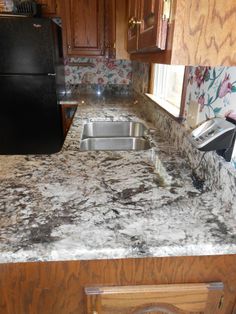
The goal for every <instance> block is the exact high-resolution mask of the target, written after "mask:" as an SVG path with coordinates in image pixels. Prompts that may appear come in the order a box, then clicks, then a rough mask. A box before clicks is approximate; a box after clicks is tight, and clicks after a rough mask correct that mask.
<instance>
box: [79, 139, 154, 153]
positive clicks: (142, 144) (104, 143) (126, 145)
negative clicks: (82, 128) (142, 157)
mask: <svg viewBox="0 0 236 314" xmlns="http://www.w3.org/2000/svg"><path fill="white" fill-rule="evenodd" d="M149 148H150V144H149V142H148V141H147V140H145V139H144V138H139V137H100V138H86V139H83V140H82V141H81V143H80V150H81V151H93V150H117V151H122V150H123V151H127V150H134V151H137V150H147V149H149Z"/></svg>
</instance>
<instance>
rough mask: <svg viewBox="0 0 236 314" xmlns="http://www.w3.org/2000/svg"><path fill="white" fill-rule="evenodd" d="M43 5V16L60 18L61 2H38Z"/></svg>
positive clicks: (50, 0) (40, 0) (42, 0)
mask: <svg viewBox="0 0 236 314" xmlns="http://www.w3.org/2000/svg"><path fill="white" fill-rule="evenodd" d="M37 2H38V3H39V4H42V14H43V16H49V17H54V16H55V17H56V16H60V1H59V0H37Z"/></svg>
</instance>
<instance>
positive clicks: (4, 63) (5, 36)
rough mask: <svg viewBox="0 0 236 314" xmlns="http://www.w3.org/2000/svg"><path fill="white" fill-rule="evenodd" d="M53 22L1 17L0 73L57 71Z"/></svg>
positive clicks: (41, 19)
mask: <svg viewBox="0 0 236 314" xmlns="http://www.w3.org/2000/svg"><path fill="white" fill-rule="evenodd" d="M52 25H53V22H52V21H51V20H50V19H43V18H40V19H39V18H22V17H18V18H17V17H10V18H9V17H0V51H1V53H0V74H45V73H55V66H54V63H55V62H54V61H55V60H54V58H55V55H54V51H55V47H54V45H55V43H54V34H53V27H52Z"/></svg>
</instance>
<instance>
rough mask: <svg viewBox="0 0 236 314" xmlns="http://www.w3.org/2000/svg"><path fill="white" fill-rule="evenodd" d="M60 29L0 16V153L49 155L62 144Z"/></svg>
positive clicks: (47, 22)
mask: <svg viewBox="0 0 236 314" xmlns="http://www.w3.org/2000/svg"><path fill="white" fill-rule="evenodd" d="M64 82H65V78H64V66H63V53H62V37H61V28H60V27H59V26H58V25H56V24H55V23H54V22H53V21H51V20H50V19H47V18H29V17H0V154H1V155H3V154H7V155H8V154H52V153H55V152H58V151H60V149H61V147H62V145H63V141H64V138H63V130H62V120H61V111H60V105H59V101H60V98H61V97H62V96H63V94H64V90H65V83H64Z"/></svg>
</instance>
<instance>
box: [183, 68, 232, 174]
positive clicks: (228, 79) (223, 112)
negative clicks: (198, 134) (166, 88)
mask: <svg viewBox="0 0 236 314" xmlns="http://www.w3.org/2000/svg"><path fill="white" fill-rule="evenodd" d="M190 101H196V103H197V104H198V105H199V108H200V109H199V110H200V112H199V118H198V123H201V122H203V121H205V120H206V119H208V118H214V117H224V116H229V117H231V118H233V119H235V120H236V67H200V66H198V67H190V73H189V80H188V87H187V95H186V110H187V111H188V105H189V103H190ZM187 114H188V113H187ZM232 164H233V165H234V167H235V168H236V145H235V148H234V152H233V157H232Z"/></svg>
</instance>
